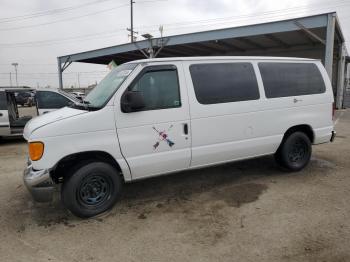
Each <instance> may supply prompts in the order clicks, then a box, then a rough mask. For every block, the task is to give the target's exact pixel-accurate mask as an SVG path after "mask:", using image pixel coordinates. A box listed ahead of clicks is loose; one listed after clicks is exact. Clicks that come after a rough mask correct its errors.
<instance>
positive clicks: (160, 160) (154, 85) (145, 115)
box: [115, 62, 191, 179]
mask: <svg viewBox="0 0 350 262" xmlns="http://www.w3.org/2000/svg"><path fill="white" fill-rule="evenodd" d="M128 91H139V92H140V93H141V94H142V97H143V100H144V102H145V107H144V108H143V109H141V110H138V111H137V112H130V113H126V112H123V111H122V109H121V99H122V96H123V94H124V93H125V92H128ZM115 105H116V107H115V110H116V126H117V133H118V138H119V143H120V147H121V151H122V154H123V156H124V158H125V159H126V161H127V163H128V165H129V167H130V171H131V174H132V178H133V179H138V178H144V177H148V176H154V175H159V174H164V173H169V172H174V171H178V170H183V169H186V168H188V167H189V165H190V160H191V138H190V135H189V134H190V115H189V105H188V98H187V90H186V84H185V81H184V77H183V70H182V63H180V62H178V63H171V64H166V65H165V64H159V65H152V66H146V67H144V68H143V69H142V70H141V72H140V73H139V74H138V76H137V77H136V78H135V79H134V80H133V81H132V82H131V84H129V85H128V87H127V88H126V89H125V88H124V90H120V93H119V94H118V96H117V100H116V103H115Z"/></svg>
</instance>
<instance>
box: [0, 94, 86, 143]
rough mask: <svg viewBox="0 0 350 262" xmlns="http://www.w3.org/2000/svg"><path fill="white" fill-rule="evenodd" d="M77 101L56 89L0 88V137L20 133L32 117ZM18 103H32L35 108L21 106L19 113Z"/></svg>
mask: <svg viewBox="0 0 350 262" xmlns="http://www.w3.org/2000/svg"><path fill="white" fill-rule="evenodd" d="M22 98H23V100H21V99H22ZM24 101H26V102H24ZM78 102H79V101H78V100H77V99H75V98H74V97H73V96H71V95H69V94H67V93H65V92H63V91H61V90H57V89H48V88H43V89H28V88H0V137H8V136H18V135H22V132H23V129H24V126H25V125H26V123H27V122H28V121H29V120H31V119H32V118H33V117H35V116H38V115H43V114H46V113H49V112H51V111H54V110H57V109H59V108H62V107H65V106H68V105H69V104H71V103H78ZM18 104H20V105H33V106H35V109H34V110H30V111H28V110H29V108H21V109H20V110H21V111H23V113H22V114H20V112H19V109H18ZM23 114H24V115H23Z"/></svg>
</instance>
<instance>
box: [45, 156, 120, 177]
mask: <svg viewBox="0 0 350 262" xmlns="http://www.w3.org/2000/svg"><path fill="white" fill-rule="evenodd" d="M96 160H97V161H101V162H105V163H108V164H110V165H112V166H113V167H115V168H116V169H117V170H118V172H119V173H120V175H121V176H122V178H123V179H124V175H123V172H122V169H121V166H120V165H119V163H118V162H117V160H116V159H115V158H114V157H113V156H112V155H110V154H109V153H107V152H105V151H85V152H79V153H74V154H71V155H68V156H65V157H63V158H62V159H61V160H59V161H58V162H57V164H56V165H55V166H54V167H53V168H52V169H51V170H50V175H51V178H52V180H53V181H54V182H55V183H62V182H63V181H64V179H65V178H66V177H67V176H69V175H70V174H71V173H72V172H73V170H74V169H73V168H74V167H76V166H79V163H81V164H83V163H86V162H92V161H96Z"/></svg>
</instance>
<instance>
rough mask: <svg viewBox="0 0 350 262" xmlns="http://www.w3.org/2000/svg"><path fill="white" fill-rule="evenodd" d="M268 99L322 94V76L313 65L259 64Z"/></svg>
mask: <svg viewBox="0 0 350 262" xmlns="http://www.w3.org/2000/svg"><path fill="white" fill-rule="evenodd" d="M259 69H260V73H261V77H262V80H263V83H264V88H265V94H266V97H267V98H275V97H287V96H302V95H311V94H321V93H324V92H325V91H326V86H325V84H324V81H323V78H322V75H321V73H320V71H319V69H318V68H317V66H316V65H315V64H311V63H307V64H306V63H259Z"/></svg>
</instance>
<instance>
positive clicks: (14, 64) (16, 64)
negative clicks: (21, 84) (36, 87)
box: [12, 63, 18, 87]
mask: <svg viewBox="0 0 350 262" xmlns="http://www.w3.org/2000/svg"><path fill="white" fill-rule="evenodd" d="M12 65H13V66H14V67H15V72H16V85H17V87H18V78H17V66H18V63H12Z"/></svg>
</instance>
